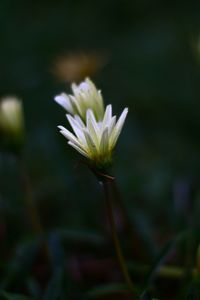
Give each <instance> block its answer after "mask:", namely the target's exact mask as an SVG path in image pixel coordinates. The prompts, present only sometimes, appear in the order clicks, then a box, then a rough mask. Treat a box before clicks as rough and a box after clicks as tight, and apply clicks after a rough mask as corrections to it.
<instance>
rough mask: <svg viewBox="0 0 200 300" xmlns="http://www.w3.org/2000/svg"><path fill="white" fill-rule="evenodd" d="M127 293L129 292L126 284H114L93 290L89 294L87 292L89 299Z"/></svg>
mask: <svg viewBox="0 0 200 300" xmlns="http://www.w3.org/2000/svg"><path fill="white" fill-rule="evenodd" d="M126 292H128V289H127V285H126V284H121V283H112V284H106V285H101V286H97V287H94V288H92V289H91V290H90V291H89V292H87V296H88V297H89V298H98V297H102V296H105V295H109V294H114V293H126Z"/></svg>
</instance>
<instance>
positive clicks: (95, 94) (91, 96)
mask: <svg viewBox="0 0 200 300" xmlns="http://www.w3.org/2000/svg"><path fill="white" fill-rule="evenodd" d="M71 88H72V92H73V95H67V94H65V93H61V94H60V95H58V96H56V97H55V101H56V102H57V103H58V104H60V105H61V106H62V107H63V108H64V109H66V111H67V112H68V113H69V114H71V115H79V116H80V117H81V119H82V120H83V121H85V120H86V112H87V110H88V109H91V110H92V111H93V113H94V116H95V118H96V119H97V120H98V121H99V120H102V119H103V115H104V103H103V98H102V95H101V91H100V90H97V88H96V86H95V85H94V83H93V82H92V81H91V80H90V79H89V78H86V80H85V81H83V82H81V83H80V84H79V85H76V84H75V83H72V85H71Z"/></svg>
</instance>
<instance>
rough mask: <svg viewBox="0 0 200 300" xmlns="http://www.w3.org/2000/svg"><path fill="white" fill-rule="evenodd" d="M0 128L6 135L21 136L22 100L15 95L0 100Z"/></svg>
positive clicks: (22, 124)
mask: <svg viewBox="0 0 200 300" xmlns="http://www.w3.org/2000/svg"><path fill="white" fill-rule="evenodd" d="M0 129H1V130H2V131H3V132H5V133H6V134H7V135H8V136H13V135H14V136H16V137H17V136H18V137H21V136H22V135H23V133H24V114H23V107H22V102H21V101H20V100H19V99H17V98H15V97H6V98H3V99H2V100H1V102H0Z"/></svg>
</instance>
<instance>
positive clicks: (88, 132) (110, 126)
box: [58, 105, 128, 167]
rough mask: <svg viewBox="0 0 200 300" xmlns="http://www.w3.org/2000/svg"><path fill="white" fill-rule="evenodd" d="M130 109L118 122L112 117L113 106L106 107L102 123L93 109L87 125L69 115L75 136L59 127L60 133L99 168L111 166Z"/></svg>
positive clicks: (88, 111)
mask: <svg viewBox="0 0 200 300" xmlns="http://www.w3.org/2000/svg"><path fill="white" fill-rule="evenodd" d="M127 113H128V108H125V109H124V110H123V112H122V114H121V116H120V118H119V119H118V121H117V122H116V116H112V105H108V106H107V107H106V111H105V114H104V117H103V119H102V121H97V120H96V118H95V114H94V112H93V111H92V110H91V109H88V110H87V112H86V124H84V122H83V121H82V120H81V118H80V117H79V116H78V115H75V116H74V117H72V116H71V115H69V114H67V119H68V121H69V123H70V125H71V127H72V129H73V131H74V134H73V133H71V132H70V131H69V130H67V129H66V128H64V127H63V126H58V128H59V129H60V132H61V133H62V134H63V135H64V136H65V137H66V138H67V139H68V144H69V145H70V146H72V147H73V148H75V149H76V150H77V151H78V152H79V153H81V154H82V155H83V156H85V157H86V158H88V159H89V160H90V161H91V162H92V163H93V164H94V165H96V166H98V167H102V166H105V165H107V164H109V163H110V162H111V160H112V152H113V149H114V147H115V145H116V142H117V139H118V137H119V135H120V132H121V130H122V127H123V125H124V122H125V119H126V115H127Z"/></svg>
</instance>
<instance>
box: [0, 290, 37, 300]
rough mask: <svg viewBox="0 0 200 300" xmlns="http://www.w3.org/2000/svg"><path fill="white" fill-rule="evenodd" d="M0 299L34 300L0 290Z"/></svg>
mask: <svg viewBox="0 0 200 300" xmlns="http://www.w3.org/2000/svg"><path fill="white" fill-rule="evenodd" d="M0 299H1V300H34V299H33V298H30V297H27V296H24V295H20V294H12V293H8V292H5V291H2V290H0Z"/></svg>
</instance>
